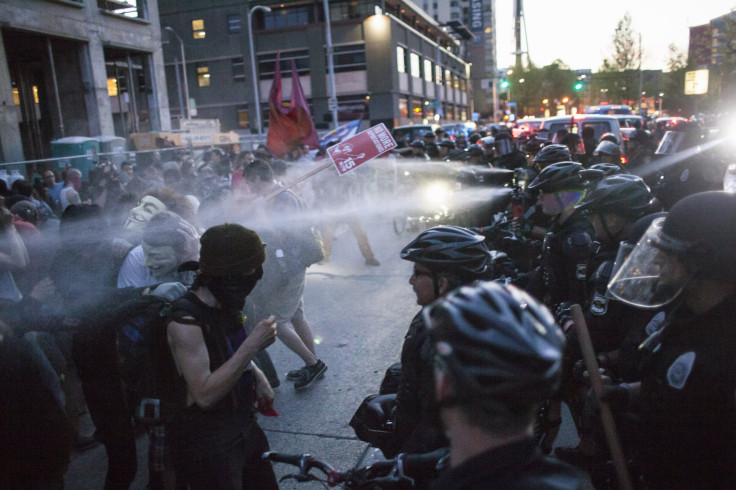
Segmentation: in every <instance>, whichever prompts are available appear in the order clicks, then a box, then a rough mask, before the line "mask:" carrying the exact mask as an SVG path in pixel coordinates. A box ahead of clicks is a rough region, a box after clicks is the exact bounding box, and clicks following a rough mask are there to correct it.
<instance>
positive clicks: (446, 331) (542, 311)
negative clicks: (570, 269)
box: [423, 282, 565, 413]
mask: <svg viewBox="0 0 736 490" xmlns="http://www.w3.org/2000/svg"><path fill="white" fill-rule="evenodd" d="M423 314H424V320H425V323H426V325H427V327H428V335H429V339H430V341H431V342H432V344H433V345H434V346H435V351H436V354H437V356H438V359H439V361H440V364H439V365H440V369H442V370H444V371H445V372H447V373H448V374H449V375H450V376H451V378H452V379H453V380H454V381H455V383H456V384H457V386H456V390H455V393H456V394H455V395H454V396H452V397H451V398H450V399H447V400H443V401H442V402H440V403H446V404H453V403H467V402H476V401H477V402H480V403H481V404H482V405H483V406H487V407H488V408H489V409H492V408H496V409H500V410H502V411H503V412H505V413H513V412H515V411H516V410H523V409H525V408H529V407H531V406H534V405H535V404H536V403H538V402H540V401H541V400H542V399H544V398H546V397H548V396H551V395H552V394H553V393H554V392H555V391H556V390H557V388H558V387H559V384H560V377H561V366H562V350H563V347H564V343H565V340H564V336H563V334H562V331H561V330H560V328H559V327H558V326H557V324H556V323H555V320H554V317H553V316H552V314H551V313H550V312H549V310H547V308H546V307H544V306H543V305H542V304H540V303H539V302H537V301H536V300H535V299H534V298H532V297H531V296H530V295H528V294H527V293H525V292H524V291H522V290H520V289H517V288H516V287H515V286H512V285H501V284H498V283H495V282H482V283H477V284H475V285H473V286H463V287H461V288H458V289H456V290H454V291H453V292H451V293H449V294H448V295H447V296H445V297H444V298H441V299H439V300H437V301H435V302H434V303H432V304H431V305H429V306H428V307H427V308H425V309H424V313H423Z"/></svg>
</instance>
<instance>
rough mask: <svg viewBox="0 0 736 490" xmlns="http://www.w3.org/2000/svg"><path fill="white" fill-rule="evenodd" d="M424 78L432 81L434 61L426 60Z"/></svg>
mask: <svg viewBox="0 0 736 490" xmlns="http://www.w3.org/2000/svg"><path fill="white" fill-rule="evenodd" d="M424 80H425V81H427V82H432V61H431V60H424Z"/></svg>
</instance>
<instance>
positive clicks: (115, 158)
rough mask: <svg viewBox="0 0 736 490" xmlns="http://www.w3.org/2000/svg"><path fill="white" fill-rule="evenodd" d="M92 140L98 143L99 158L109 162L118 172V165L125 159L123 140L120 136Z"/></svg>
mask: <svg viewBox="0 0 736 490" xmlns="http://www.w3.org/2000/svg"><path fill="white" fill-rule="evenodd" d="M94 139H96V140H97V141H99V142H100V153H101V158H102V159H107V160H110V161H111V162H112V163H114V164H115V167H116V168H117V169H118V170H120V164H122V163H123V162H124V161H125V159H126V155H125V138H121V137H120V136H95V137H94Z"/></svg>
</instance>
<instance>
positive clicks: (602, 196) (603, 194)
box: [575, 174, 651, 219]
mask: <svg viewBox="0 0 736 490" xmlns="http://www.w3.org/2000/svg"><path fill="white" fill-rule="evenodd" d="M650 199H651V194H650V191H649V187H648V186H647V185H646V184H645V183H644V181H643V180H642V178H641V177H638V176H636V175H631V174H621V175H612V176H610V177H606V178H604V179H603V180H601V181H600V182H598V183H597V184H596V185H595V186H594V187H593V188H592V189H590V190H589V191H588V192H587V194H586V195H585V197H584V198H583V200H582V201H581V202H580V203H579V204H578V205H577V206H575V207H576V208H577V209H587V210H588V211H590V212H591V213H594V214H607V213H612V214H618V215H620V216H625V217H629V218H632V219H637V218H640V217H641V216H643V215H644V214H645V213H646V212H647V210H648V209H649V201H650Z"/></svg>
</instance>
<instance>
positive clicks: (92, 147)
mask: <svg viewBox="0 0 736 490" xmlns="http://www.w3.org/2000/svg"><path fill="white" fill-rule="evenodd" d="M99 153H100V142H99V141H98V140H96V139H94V138H87V137H86V136H68V137H66V138H61V139H58V140H55V141H52V142H51V156H52V157H54V158H59V157H69V158H62V159H61V160H56V165H57V167H58V169H59V170H60V171H63V170H64V167H66V164H67V163H68V164H71V166H72V167H73V168H76V169H78V170H79V171H81V172H82V179H83V180H88V179H89V171H90V169H91V168H92V166H93V165H94V164H95V162H97V155H98V154H99Z"/></svg>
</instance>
